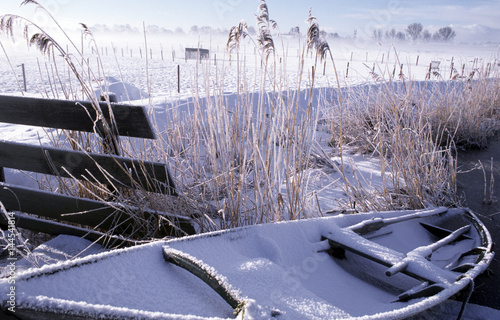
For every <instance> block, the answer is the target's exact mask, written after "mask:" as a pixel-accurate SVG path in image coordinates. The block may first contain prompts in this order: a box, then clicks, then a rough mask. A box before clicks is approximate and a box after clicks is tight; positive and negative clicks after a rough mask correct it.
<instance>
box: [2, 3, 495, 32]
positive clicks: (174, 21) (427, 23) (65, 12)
mask: <svg viewBox="0 0 500 320" xmlns="http://www.w3.org/2000/svg"><path fill="white" fill-rule="evenodd" d="M1 1H2V5H1V6H0V14H4V13H18V12H22V13H23V14H24V15H25V16H27V17H29V18H33V19H35V20H36V21H37V22H39V23H41V24H43V23H44V17H43V15H42V14H41V13H40V12H35V11H34V7H33V6H28V7H27V8H24V10H22V11H20V9H19V4H20V3H21V2H22V1H21V0H1ZM39 2H40V3H41V4H44V5H45V6H46V7H47V8H48V9H49V10H50V11H51V12H52V13H53V15H54V16H55V17H56V18H57V19H58V20H59V21H61V22H62V23H63V24H64V25H65V26H66V25H67V26H75V27H78V23H79V22H84V23H86V24H88V25H94V24H96V23H101V24H107V25H109V26H112V25H114V24H130V25H132V26H135V27H141V26H142V23H143V21H144V22H145V23H146V24H147V25H150V24H151V25H153V24H154V25H159V26H161V27H165V28H167V29H172V30H174V29H175V28H176V27H182V28H183V29H184V30H189V29H190V28H191V26H193V25H197V26H212V27H216V28H227V29H229V28H230V27H231V26H233V25H236V24H238V23H239V21H241V20H242V19H245V20H246V21H247V22H248V24H249V25H255V18H254V15H253V14H254V13H256V12H257V6H258V5H259V3H260V1H258V0H183V1H182V0H181V1H179V0H141V1H137V0H39ZM267 4H268V7H269V11H270V15H271V19H274V20H276V21H277V22H278V25H279V26H280V29H281V30H282V31H283V32H287V31H289V30H290V28H292V27H293V26H297V25H298V26H299V27H300V28H301V29H302V30H305V29H306V24H305V23H304V21H305V20H306V18H307V16H308V11H309V7H312V8H313V14H314V15H315V16H316V17H317V18H318V19H319V23H320V27H321V28H322V29H325V30H326V31H329V32H338V33H339V34H340V35H341V36H351V35H352V33H353V30H354V29H357V30H358V34H359V35H363V34H366V35H371V32H372V31H373V29H374V28H378V27H382V28H383V29H385V28H392V27H395V28H396V29H403V28H404V27H405V26H407V25H408V24H410V23H412V22H421V23H422V24H423V25H424V27H426V28H429V29H431V31H432V29H437V28H439V27H443V26H453V27H455V28H456V29H458V30H468V29H471V28H476V29H477V28H481V29H482V30H486V31H488V32H489V34H490V37H491V35H493V37H495V34H496V33H495V32H496V31H499V30H500V1H498V0H474V1H471V0H442V1H436V0H419V1H415V0H358V1H356V0H354V1H345V0H286V1H285V0H268V1H267ZM491 40H494V39H491ZM498 41H500V36H499V39H498Z"/></svg>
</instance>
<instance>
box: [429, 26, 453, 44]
mask: <svg viewBox="0 0 500 320" xmlns="http://www.w3.org/2000/svg"><path fill="white" fill-rule="evenodd" d="M456 35H457V34H456V33H455V31H453V29H452V28H451V27H444V28H441V29H439V30H438V31H437V32H436V33H435V34H434V36H433V38H434V40H437V41H444V42H448V41H451V40H453V38H455V36H456Z"/></svg>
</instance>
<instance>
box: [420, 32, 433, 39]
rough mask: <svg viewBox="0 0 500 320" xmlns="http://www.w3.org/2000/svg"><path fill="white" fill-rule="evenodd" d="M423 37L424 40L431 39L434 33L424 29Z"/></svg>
mask: <svg viewBox="0 0 500 320" xmlns="http://www.w3.org/2000/svg"><path fill="white" fill-rule="evenodd" d="M422 39H424V41H430V40H431V39H432V34H431V33H430V32H429V30H424V32H423V33H422Z"/></svg>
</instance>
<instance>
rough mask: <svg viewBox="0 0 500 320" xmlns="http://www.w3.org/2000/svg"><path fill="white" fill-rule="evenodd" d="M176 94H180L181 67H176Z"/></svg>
mask: <svg viewBox="0 0 500 320" xmlns="http://www.w3.org/2000/svg"><path fill="white" fill-rule="evenodd" d="M177 93H181V65H180V64H178V65H177Z"/></svg>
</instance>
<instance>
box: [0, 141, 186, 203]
mask: <svg viewBox="0 0 500 320" xmlns="http://www.w3.org/2000/svg"><path fill="white" fill-rule="evenodd" d="M0 167H5V168H12V169H19V170H25V171H31V172H37V173H43V174H51V175H58V176H61V177H67V178H70V177H71V176H73V177H75V178H77V179H88V180H89V181H91V182H95V180H97V181H98V182H100V183H102V184H106V185H109V184H110V182H111V183H112V184H113V185H115V186H116V187H129V188H136V187H139V186H140V187H141V188H144V189H145V190H147V191H151V192H156V193H163V194H170V195H177V194H176V191H175V184H174V181H173V179H172V177H171V176H170V173H169V171H168V168H167V166H166V164H164V163H159V162H150V161H142V160H134V159H130V158H124V157H119V156H111V155H102V154H96V153H85V152H81V151H73V150H62V149H57V148H52V147H41V146H33V145H27V144H21V143H17V142H10V141H1V140H0ZM104 172H107V174H105V173H104ZM108 179H109V180H108Z"/></svg>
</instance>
